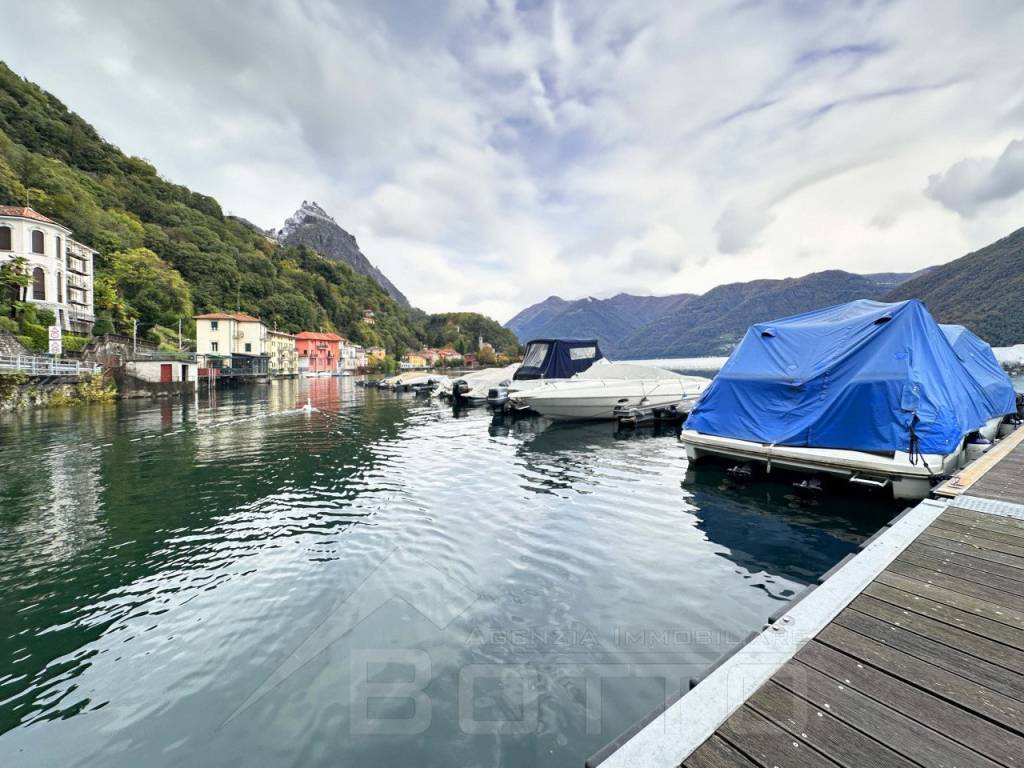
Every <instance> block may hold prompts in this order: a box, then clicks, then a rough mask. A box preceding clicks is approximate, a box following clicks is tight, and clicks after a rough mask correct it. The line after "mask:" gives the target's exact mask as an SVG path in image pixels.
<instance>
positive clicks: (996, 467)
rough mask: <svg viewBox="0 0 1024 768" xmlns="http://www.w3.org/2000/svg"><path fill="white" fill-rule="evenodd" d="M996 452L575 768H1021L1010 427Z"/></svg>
mask: <svg viewBox="0 0 1024 768" xmlns="http://www.w3.org/2000/svg"><path fill="white" fill-rule="evenodd" d="M996 449H1000V450H999V452H998V453H995V451H996ZM996 449H993V451H992V452H990V453H994V455H993V456H992V457H991V459H989V458H988V457H985V458H986V459H988V460H985V463H984V464H982V465H981V466H976V467H974V471H972V472H971V473H970V474H968V473H966V472H965V473H962V475H961V476H960V477H959V478H954V480H955V481H956V482H955V483H954V487H953V488H952V489H950V488H947V489H946V491H947V493H946V495H951V496H953V498H951V499H941V500H926V501H924V502H922V503H921V504H920V505H918V506H917V507H915V508H913V509H911V510H908V511H907V512H905V513H904V514H903V515H901V516H900V517H899V518H897V520H895V521H894V522H893V523H891V524H890V526H889V527H886V528H885V529H883V530H882V531H881V532H879V533H878V534H876V536H874V537H873V538H872V539H871V540H869V541H868V542H866V543H865V546H863V549H862V551H861V552H859V553H858V554H857V555H856V556H853V557H852V558H850V559H848V560H847V561H844V562H843V563H841V564H840V566H838V567H837V568H836V569H833V571H834V572H832V573H830V575H829V577H828V578H826V579H824V580H823V581H822V583H821V584H820V586H818V587H817V588H816V589H814V590H813V591H811V592H810V593H809V594H807V596H806V597H805V598H804V599H802V600H800V601H799V602H796V603H795V604H793V605H792V606H791V607H790V608H789V610H788V611H787V612H786V613H784V614H783V615H781V616H779V617H777V618H775V620H774V622H773V623H771V624H769V625H768V627H766V629H765V630H764V631H763V632H762V633H761V634H759V635H758V636H757V637H755V638H754V639H752V640H751V641H750V642H749V643H748V644H747V645H745V646H744V647H742V648H741V649H740V650H738V651H737V652H736V653H734V654H733V655H732V656H730V657H729V658H728V659H727V660H726V661H724V662H723V663H721V664H720V665H719V666H718V667H716V668H714V669H713V671H712V672H710V673H709V674H708V675H707V676H706V677H705V678H704V679H703V680H701V681H700V682H699V683H698V684H697V685H696V686H695V687H694V688H693V689H692V690H691V691H690V692H689V693H687V694H686V695H684V696H683V697H682V698H680V699H679V700H678V701H676V702H675V703H673V704H671V705H670V706H669V707H668V708H667V709H666V710H665V711H664V712H663V713H662V714H661V715H659V716H657V717H655V718H653V719H652V720H651V721H650V722H648V723H647V724H646V725H644V726H643V727H642V728H640V729H638V730H636V731H635V732H634V733H632V734H630V735H628V736H624V737H620V739H619V740H617V742H616V743H613V744H612V745H609V747H606V748H605V750H602V752H601V753H598V754H597V755H595V756H594V757H592V758H591V759H590V760H588V761H587V765H588V766H596V765H598V764H599V765H601V768H621V767H623V766H630V767H631V768H641V767H644V768H647V767H650V768H677V767H678V766H684V767H685V768H725V767H726V766H729V767H736V768H759V767H760V768H775V767H776V766H777V767H778V768H783V767H786V768H788V767H791V766H792V767H799V766H808V767H809V766H815V767H817V766H828V767H832V766H845V767H847V768H861V767H862V766H886V767H888V766H897V767H898V766H908V767H909V766H949V767H950V768H952V767H954V766H957V767H960V768H963V767H965V766H985V767H991V768H994V767H996V766H1004V767H1006V768H1012V767H1013V766H1019V767H1021V768H1024V429H1019V430H1017V432H1015V433H1013V434H1012V435H1011V436H1010V437H1008V438H1006V439H1005V440H1004V441H1002V442H1001V443H1000V444H998V445H997V447H996ZM947 485H948V484H947Z"/></svg>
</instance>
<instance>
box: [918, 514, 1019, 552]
mask: <svg viewBox="0 0 1024 768" xmlns="http://www.w3.org/2000/svg"><path fill="white" fill-rule="evenodd" d="M932 527H934V528H941V529H943V530H947V531H952V532H954V533H964V534H967V535H969V536H975V537H977V538H979V539H986V540H988V541H997V542H999V543H1000V544H1012V545H1013V546H1015V547H1024V536H1021V535H1020V534H1019V533H1018V532H1017V531H1015V530H1013V529H1009V530H1006V531H994V530H992V529H991V528H981V527H979V526H976V525H971V524H967V523H961V522H958V520H957V519H956V518H952V517H945V516H943V517H940V518H939V519H938V520H936V521H935V522H934V523H932Z"/></svg>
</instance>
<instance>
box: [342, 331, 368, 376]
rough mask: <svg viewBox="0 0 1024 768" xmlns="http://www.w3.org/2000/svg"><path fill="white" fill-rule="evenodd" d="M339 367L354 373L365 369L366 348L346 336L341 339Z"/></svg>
mask: <svg viewBox="0 0 1024 768" xmlns="http://www.w3.org/2000/svg"><path fill="white" fill-rule="evenodd" d="M341 369H342V370H344V371H350V372H352V373H355V372H356V371H362V370H365V369H366V350H365V349H363V347H362V346H360V345H359V344H353V343H352V342H351V341H349V340H348V339H346V338H342V340H341Z"/></svg>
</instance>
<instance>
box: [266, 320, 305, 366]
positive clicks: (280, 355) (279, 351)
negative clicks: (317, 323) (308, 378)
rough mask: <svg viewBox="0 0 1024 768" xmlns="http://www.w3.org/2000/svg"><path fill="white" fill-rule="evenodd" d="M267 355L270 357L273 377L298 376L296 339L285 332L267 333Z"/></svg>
mask: <svg viewBox="0 0 1024 768" xmlns="http://www.w3.org/2000/svg"><path fill="white" fill-rule="evenodd" d="M267 353H268V354H269V355H270V361H269V370H270V375H271V376H298V375H299V353H298V352H297V351H296V350H295V337H294V336H293V335H292V334H290V333H285V332H284V331H270V330H268V331H267Z"/></svg>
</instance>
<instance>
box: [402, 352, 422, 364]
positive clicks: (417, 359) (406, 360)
mask: <svg viewBox="0 0 1024 768" xmlns="http://www.w3.org/2000/svg"><path fill="white" fill-rule="evenodd" d="M402 363H403V364H404V366H405V367H408V368H426V367H427V358H425V357H424V356H423V355H421V354H419V353H418V352H410V353H409V354H408V355H405V356H404V357H403V358H402Z"/></svg>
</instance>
